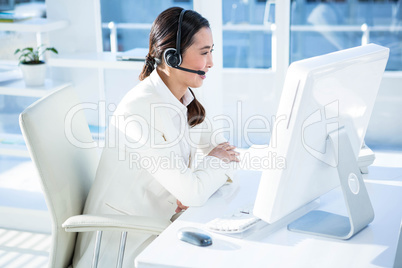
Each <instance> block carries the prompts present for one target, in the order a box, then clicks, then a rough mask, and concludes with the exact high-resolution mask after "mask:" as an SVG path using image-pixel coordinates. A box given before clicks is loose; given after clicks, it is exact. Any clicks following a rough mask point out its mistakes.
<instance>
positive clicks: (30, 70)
mask: <svg viewBox="0 0 402 268" xmlns="http://www.w3.org/2000/svg"><path fill="white" fill-rule="evenodd" d="M46 51H51V52H54V53H56V54H58V51H57V50H56V49H55V48H54V47H45V46H44V45H40V46H39V47H37V48H32V47H26V48H23V49H17V50H15V52H14V54H20V56H19V58H18V60H19V62H20V68H21V71H22V76H23V78H24V81H25V85H26V86H42V85H43V84H44V83H45V77H46V64H45V62H44V61H43V60H41V56H42V55H43V54H44V53H45V52H46Z"/></svg>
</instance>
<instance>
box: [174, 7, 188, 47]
mask: <svg viewBox="0 0 402 268" xmlns="http://www.w3.org/2000/svg"><path fill="white" fill-rule="evenodd" d="M186 11H187V10H185V9H183V10H182V11H181V13H180V17H179V24H178V28H177V37H176V54H177V55H180V43H181V24H182V22H183V17H184V13H186Z"/></svg>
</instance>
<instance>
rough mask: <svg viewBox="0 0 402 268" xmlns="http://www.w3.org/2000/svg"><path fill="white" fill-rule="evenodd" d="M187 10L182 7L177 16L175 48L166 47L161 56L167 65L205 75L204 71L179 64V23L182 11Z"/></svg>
mask: <svg viewBox="0 0 402 268" xmlns="http://www.w3.org/2000/svg"><path fill="white" fill-rule="evenodd" d="M186 11H187V10H185V9H183V10H182V11H181V13H180V16H179V23H178V28H177V37H176V48H168V49H166V50H165V52H163V58H164V59H165V62H166V64H167V66H169V67H172V68H175V69H179V70H182V71H185V72H190V73H195V74H198V75H205V72H204V71H201V70H191V69H187V68H183V67H180V64H181V62H182V57H181V54H180V42H181V25H182V23H183V17H184V13H186Z"/></svg>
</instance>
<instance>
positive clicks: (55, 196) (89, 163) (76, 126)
mask: <svg viewBox="0 0 402 268" xmlns="http://www.w3.org/2000/svg"><path fill="white" fill-rule="evenodd" d="M19 121H20V127H21V130H22V134H23V136H24V139H25V142H26V145H27V147H28V151H29V153H30V156H31V158H32V160H33V162H34V164H35V166H36V168H37V170H38V172H39V177H40V180H41V185H42V189H43V192H44V195H45V199H46V204H47V207H48V209H49V212H50V215H51V219H52V246H51V250H50V256H49V267H56V268H59V267H62V268H65V267H69V265H71V262H72V257H73V254H74V247H75V241H76V237H77V232H91V231H96V232H97V236H96V240H97V241H96V243H95V250H94V258H93V260H92V267H96V266H97V263H98V255H99V248H100V241H101V237H102V231H110V230H112V231H115V230H119V231H121V232H122V235H121V244H120V251H119V256H118V260H116V261H117V267H121V265H122V262H123V256H124V247H125V241H126V238H127V231H134V232H141V233H147V234H159V233H160V232H162V231H163V230H164V229H165V228H166V227H167V226H168V225H169V224H170V222H169V221H167V220H162V219H154V218H148V217H141V216H130V215H81V214H82V211H83V208H84V204H85V200H86V198H87V195H88V191H89V189H90V187H91V184H92V182H93V180H94V178H95V173H96V169H97V166H98V161H99V156H98V152H97V150H98V149H97V148H96V143H94V141H93V139H92V136H91V133H90V131H89V127H88V124H87V122H86V119H85V114H84V111H83V109H82V107H81V106H80V102H79V100H78V99H77V97H76V95H75V92H74V89H73V88H72V87H66V88H63V89H60V90H57V91H55V92H53V93H51V94H50V95H48V96H46V97H44V98H42V99H40V100H38V101H37V102H35V103H33V104H32V105H31V106H29V107H28V108H27V109H25V111H23V112H22V113H21V114H20V120H19ZM116 250H117V249H116ZM133 265H134V264H133Z"/></svg>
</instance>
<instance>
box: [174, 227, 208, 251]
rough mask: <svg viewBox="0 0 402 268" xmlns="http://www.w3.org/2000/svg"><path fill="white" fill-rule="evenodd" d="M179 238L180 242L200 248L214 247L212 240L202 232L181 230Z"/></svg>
mask: <svg viewBox="0 0 402 268" xmlns="http://www.w3.org/2000/svg"><path fill="white" fill-rule="evenodd" d="M177 236H178V238H179V239H180V240H182V241H184V242H187V243H190V244H193V245H196V246H199V247H206V246H210V245H212V238H211V237H210V236H209V235H207V234H205V233H203V232H201V231H196V230H191V229H187V228H185V229H180V230H179V231H178V233H177Z"/></svg>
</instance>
